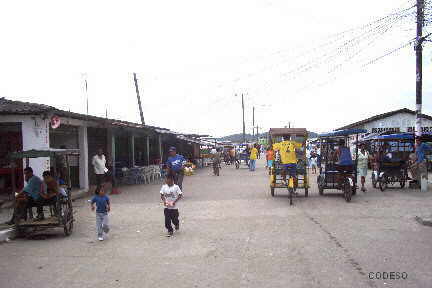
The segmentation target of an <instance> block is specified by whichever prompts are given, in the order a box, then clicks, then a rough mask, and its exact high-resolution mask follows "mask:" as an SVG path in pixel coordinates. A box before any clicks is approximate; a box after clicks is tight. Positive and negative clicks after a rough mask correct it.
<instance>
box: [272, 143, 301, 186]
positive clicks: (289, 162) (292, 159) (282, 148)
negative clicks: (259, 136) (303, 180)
mask: <svg viewBox="0 0 432 288" xmlns="http://www.w3.org/2000/svg"><path fill="white" fill-rule="evenodd" d="M300 148H302V144H301V143H298V142H295V141H291V140H290V138H289V137H288V138H285V137H284V139H283V141H282V142H279V143H275V144H273V150H275V151H279V155H280V162H281V164H282V167H283V169H282V177H283V181H284V183H286V174H287V172H288V174H289V175H290V176H291V177H293V178H294V183H296V180H297V179H296V178H297V155H296V149H300Z"/></svg>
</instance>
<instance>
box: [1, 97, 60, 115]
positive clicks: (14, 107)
mask: <svg viewBox="0 0 432 288" xmlns="http://www.w3.org/2000/svg"><path fill="white" fill-rule="evenodd" d="M55 109H56V108H54V107H52V106H48V105H43V104H36V103H30V102H22V101H13V100H8V99H5V98H4V97H3V98H0V114H3V115H6V114H20V115H29V114H42V113H45V112H49V111H52V110H55Z"/></svg>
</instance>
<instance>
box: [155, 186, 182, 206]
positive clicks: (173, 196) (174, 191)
mask: <svg viewBox="0 0 432 288" xmlns="http://www.w3.org/2000/svg"><path fill="white" fill-rule="evenodd" d="M160 194H161V195H163V196H164V197H165V201H166V202H171V203H174V201H175V200H177V199H178V198H179V196H180V195H181V194H182V191H181V190H180V187H179V186H178V185H176V184H173V185H172V186H171V187H170V186H168V184H164V185H163V186H162V188H161V190H160ZM165 208H168V209H177V208H176V206H175V204H174V206H166V207H165Z"/></svg>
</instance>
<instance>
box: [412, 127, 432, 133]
mask: <svg viewBox="0 0 432 288" xmlns="http://www.w3.org/2000/svg"><path fill="white" fill-rule="evenodd" d="M407 131H408V132H410V133H414V132H415V127H408V128H407ZM422 132H423V133H428V132H432V127H422Z"/></svg>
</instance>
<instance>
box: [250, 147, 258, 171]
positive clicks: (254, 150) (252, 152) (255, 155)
mask: <svg viewBox="0 0 432 288" xmlns="http://www.w3.org/2000/svg"><path fill="white" fill-rule="evenodd" d="M252 147H253V148H252V149H251V150H250V156H249V160H250V161H249V170H250V171H255V168H256V160H257V158H258V149H257V148H256V147H257V145H254V146H252Z"/></svg>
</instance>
